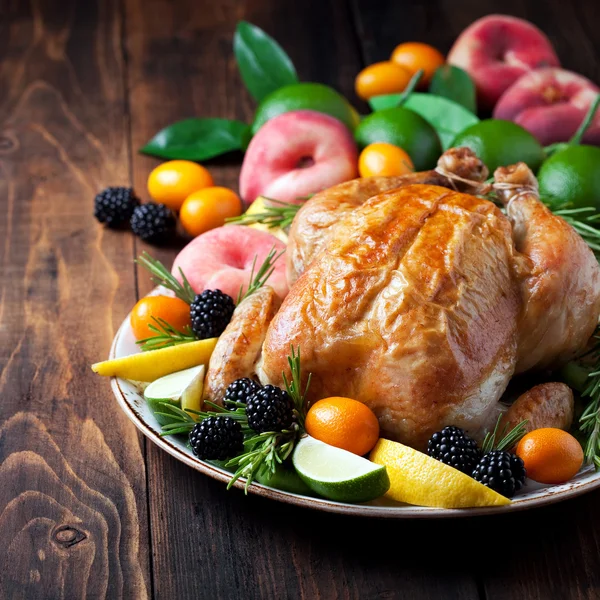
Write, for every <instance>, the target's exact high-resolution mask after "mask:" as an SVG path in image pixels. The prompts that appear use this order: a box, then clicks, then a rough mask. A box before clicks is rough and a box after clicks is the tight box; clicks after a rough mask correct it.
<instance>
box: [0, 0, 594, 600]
mask: <svg viewBox="0 0 600 600" xmlns="http://www.w3.org/2000/svg"><path fill="white" fill-rule="evenodd" d="M596 4H597V3H595V2H591V1H590V2H579V3H577V2H564V1H560V0H552V1H550V0H547V1H546V2H543V3H542V2H536V1H535V0H528V1H525V2H524V1H523V0H520V1H517V0H504V1H502V2H500V1H496V2H494V1H491V0H479V1H478V2H472V1H467V0H464V1H463V0H454V1H442V0H438V1H430V0H427V1H425V0H422V1H421V2H417V1H405V2H399V1H394V0H389V1H386V0H348V1H345V0H339V1H338V0H306V1H299V0H296V1H289V0H247V1H242V0H239V1H238V0H213V1H209V0H203V1H197V0H196V1H192V0H189V1H183V0H179V1H175V0H144V1H143V0H81V1H79V2H77V1H76V0H61V1H58V0H55V1H52V0H30V1H29V2H28V1H26V0H0V58H1V61H2V62H1V64H0V95H1V108H0V110H1V118H2V126H1V129H0V207H1V209H2V213H1V214H2V216H1V218H0V340H1V343H0V367H1V374H0V424H1V429H0V534H1V535H0V539H2V544H0V598H2V599H12V598H23V599H27V600H33V599H36V598H67V599H70V598H83V597H88V598H109V599H115V598H125V599H138V598H140V599H141V598H147V597H156V598H164V599H171V598H173V599H174V598H225V599H228V598H277V599H279V598H298V597H302V598H307V599H312V598H361V599H362V598H407V599H411V600H412V599H416V600H420V599H425V598H435V599H439V598H444V599H446V598H461V599H471V598H486V599H489V600H491V599H494V600H496V599H503V598H506V599H516V598H518V599H520V598H528V599H529V598H540V599H550V598H552V599H554V598H561V599H563V598H600V558H599V552H600V508H599V504H600V493H598V492H596V493H591V494H589V495H587V496H584V497H581V498H578V499H575V500H572V501H569V502H565V503H564V504H561V505H556V506H552V507H549V508H544V509H540V510H536V511H533V512H528V513H523V514H515V515H512V516H497V517H485V518H477V519H458V520H453V521H444V522H442V521H439V522H420V521H413V522H411V521H398V522H384V521H377V520H361V519H356V518H344V517H341V516H335V515H330V514H323V513H317V512H312V511H309V510H303V509H297V508H293V507H289V506H286V505H282V504H277V503H274V502H270V501H266V500H263V499H260V498H256V497H244V495H243V494H242V493H241V492H239V491H229V492H227V491H226V490H225V487H224V486H223V485H222V484H220V483H217V482H214V481H212V480H210V479H208V478H206V477H203V476H201V475H199V474H198V473H196V472H194V471H192V470H191V469H189V468H187V467H185V466H183V465H182V464H180V463H178V462H177V461H175V460H174V459H172V458H171V457H169V456H168V455H167V454H165V453H164V452H162V451H160V450H158V449H157V448H156V447H155V446H154V445H152V444H151V443H149V442H146V440H145V439H144V438H142V437H141V436H140V435H139V434H138V433H137V432H136V430H135V428H134V426H133V425H132V424H131V423H130V422H129V421H128V420H127V419H126V417H125V416H124V415H123V414H122V413H121V411H120V410H119V409H118V407H117V404H116V402H115V400H114V398H113V397H112V394H111V392H110V388H109V385H108V382H107V381H105V380H101V379H99V378H98V377H96V376H94V375H93V374H92V372H91V371H90V368H89V365H90V363H92V362H94V361H97V360H99V359H102V358H104V357H105V356H106V355H107V353H108V349H109V346H110V343H111V340H112V338H113V335H114V333H115V331H116V328H117V327H118V325H119V324H120V322H121V321H122V320H123V318H124V317H125V315H126V314H127V312H128V311H129V309H130V307H131V306H132V305H133V304H134V302H135V300H136V298H138V297H139V296H140V295H143V294H144V293H145V292H147V291H148V290H149V288H150V284H149V281H148V278H147V277H146V275H145V274H144V273H137V272H136V270H135V268H134V265H133V262H132V260H133V258H134V257H135V256H137V255H138V254H139V253H140V252H141V251H142V250H143V249H145V247H144V246H143V245H142V244H140V243H139V242H137V241H136V240H134V238H133V236H131V235H130V234H128V233H123V232H113V231H108V230H104V229H103V228H101V227H100V226H99V225H98V224H97V223H96V221H95V220H94V218H93V215H92V200H93V197H94V195H95V194H96V192H97V191H98V190H100V189H102V188H104V187H105V186H108V185H127V184H129V183H133V185H134V186H135V189H136V190H137V191H138V192H139V193H140V194H141V195H142V196H143V197H146V190H145V182H146V178H147V175H148V172H149V170H150V169H151V168H152V167H153V166H154V165H155V164H157V161H156V160H153V159H150V158H147V157H143V156H141V155H139V154H138V153H137V149H138V148H139V147H140V146H141V145H142V144H143V143H144V142H146V141H147V140H148V139H149V138H150V137H151V136H152V135H153V134H154V133H155V132H156V131H158V130H159V129H160V128H161V127H163V126H165V125H167V124H168V123H171V122H172V121H175V120H178V119H181V118H184V117H192V116H221V117H231V118H238V119H244V120H250V119H251V117H252V114H253V109H254V104H253V102H252V101H251V99H250V97H249V96H248V94H247V93H246V91H245V90H244V89H243V87H242V85H241V81H240V78H239V76H238V72H237V69H236V65H235V61H234V58H233V55H232V50H231V40H232V34H233V31H234V28H235V24H236V22H237V21H238V20H240V19H245V20H248V21H250V22H252V23H255V24H257V25H259V26H260V27H263V28H264V29H266V30H267V31H268V32H269V33H271V34H272V35H273V36H274V37H275V38H276V39H278V40H280V41H281V42H282V43H283V45H284V46H285V48H286V49H287V51H288V52H289V54H290V55H291V57H292V59H293V61H294V63H295V65H296V67H297V70H298V72H299V75H300V77H301V78H302V79H303V80H305V81H320V82H324V83H327V84H330V85H333V86H335V87H337V88H338V89H339V90H341V91H342V92H343V93H345V94H346V95H347V96H348V97H349V98H351V99H352V100H353V101H355V102H357V99H356V98H355V96H354V93H353V79H354V76H355V74H356V73H357V72H358V70H359V69H360V68H361V67H362V66H363V65H365V64H367V63H371V62H374V61H376V60H382V59H385V58H386V57H387V56H388V55H389V53H390V51H391V50H392V48H393V47H394V46H395V45H396V44H397V43H399V42H400V41H403V40H410V39H416V40H423V41H426V42H430V43H433V44H435V45H436V46H438V47H439V48H440V49H442V50H444V51H447V50H448V49H449V47H450V45H451V43H452V41H453V39H454V38H455V36H456V35H457V33H458V32H460V31H461V30H462V29H463V28H464V27H465V26H466V25H468V24H469V23H470V22H471V21H472V20H473V19H475V18H477V17H479V16H482V15H484V14H487V13H491V12H498V11H501V12H507V13H512V14H515V15H518V16H522V17H525V18H529V19H531V20H533V21H534V22H536V23H537V24H538V25H540V26H541V27H542V28H543V29H544V30H545V31H546V32H547V33H548V35H549V36H550V38H551V39H552V41H553V42H554V43H555V45H556V49H557V51H558V53H559V55H560V56H561V57H562V59H563V61H564V65H565V66H566V67H567V68H572V69H576V70H578V71H580V72H582V73H583V74H584V75H587V76H589V77H591V78H592V79H594V80H595V81H597V82H598V81H600V61H598V56H599V55H600V37H599V36H598V34H597V32H598V28H599V27H600V15H599V14H598V7H597V5H596ZM357 106H359V107H360V104H358V103H357ZM361 108H363V109H364V108H365V107H364V106H362V107H361ZM239 163H240V160H239V157H237V156H236V157H232V158H230V159H228V160H225V161H220V162H218V163H216V164H214V165H213V166H211V169H212V171H213V173H214V174H215V176H216V179H217V181H218V182H219V183H220V184H223V185H227V186H232V187H237V177H238V172H239ZM151 251H152V253H153V254H154V255H155V256H157V257H159V258H161V259H162V260H164V261H165V262H167V263H169V262H170V261H171V260H172V258H173V256H174V255H175V252H176V249H175V248H172V249H167V250H161V251H158V250H156V249H155V248H151Z"/></svg>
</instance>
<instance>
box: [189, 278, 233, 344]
mask: <svg viewBox="0 0 600 600" xmlns="http://www.w3.org/2000/svg"><path fill="white" fill-rule="evenodd" d="M234 310H235V302H234V301H233V298H232V297H231V296H228V295H227V294H224V293H223V292H222V291H221V290H204V291H203V292H202V293H201V294H198V295H197V296H196V298H195V299H194V301H193V302H192V304H191V305H190V315H191V318H192V331H193V332H194V335H195V336H196V337H197V338H198V339H201V340H203V339H206V338H211V337H219V336H220V335H221V334H222V333H223V331H225V328H226V327H227V325H228V324H229V321H231V317H232V315H233V311H234Z"/></svg>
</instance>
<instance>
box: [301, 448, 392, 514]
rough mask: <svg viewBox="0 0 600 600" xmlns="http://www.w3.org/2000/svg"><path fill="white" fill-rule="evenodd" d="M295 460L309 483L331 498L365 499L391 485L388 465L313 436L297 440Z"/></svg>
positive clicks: (319, 492)
mask: <svg viewBox="0 0 600 600" xmlns="http://www.w3.org/2000/svg"><path fill="white" fill-rule="evenodd" d="M292 462H293V463H294V467H295V468H296V471H297V472H298V475H300V477H301V478H302V479H303V480H304V482H305V483H306V485H307V486H308V487H309V488H310V489H311V490H313V491H314V492H317V494H320V495H321V496H324V497H325V498H329V499H330V500H337V501H339V502H366V501H367V500H373V499H374V498H378V497H379V496H382V495H383V494H385V493H386V492H387V490H388V488H389V487H390V480H389V478H388V475H387V471H386V468H385V467H382V466H379V465H376V464H375V463H372V462H371V461H369V460H367V459H366V458H362V457H361V456H357V455H356V454H352V452H348V451H346V450H342V449H341V448H335V447H334V446H330V445H329V444H325V443H324V442H320V441H319V440H316V439H314V438H312V437H310V436H307V437H305V438H302V439H301V440H300V441H299V442H298V445H297V446H296V449H295V450H294V454H293V457H292Z"/></svg>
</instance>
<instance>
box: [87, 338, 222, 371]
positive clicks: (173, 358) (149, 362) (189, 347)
mask: <svg viewBox="0 0 600 600" xmlns="http://www.w3.org/2000/svg"><path fill="white" fill-rule="evenodd" d="M216 343H217V339H216V338H212V339H209V340H198V341H195V342H188V343H187V344H179V345H177V346H170V347H168V348H159V349H158V350H149V351H148V352H141V353H138V354H131V355H130V356H123V357H121V358H114V359H112V360H105V361H103V362H99V363H96V364H94V365H92V371H94V372H95V373H98V375H103V376H105V377H121V378H123V379H132V380H134V381H155V380H156V379H159V378H160V377H163V376H164V375H168V374H169V373H175V372H176V371H183V370H184V369H189V368H190V367H195V366H197V365H207V364H208V361H209V359H210V356H211V354H212V352H213V350H214V348H215V345H216Z"/></svg>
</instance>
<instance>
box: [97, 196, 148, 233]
mask: <svg viewBox="0 0 600 600" xmlns="http://www.w3.org/2000/svg"><path fill="white" fill-rule="evenodd" d="M139 204H140V201H139V199H138V198H137V196H136V195H135V194H134V192H133V189H132V188H130V187H108V188H106V189H105V190H102V191H101V192H100V193H99V194H97V195H96V197H95V198H94V216H95V217H96V219H98V221H100V223H104V224H105V225H106V226H107V227H120V226H121V225H124V224H125V223H127V224H129V219H131V215H132V214H133V211H134V209H135V207H136V206H139Z"/></svg>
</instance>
